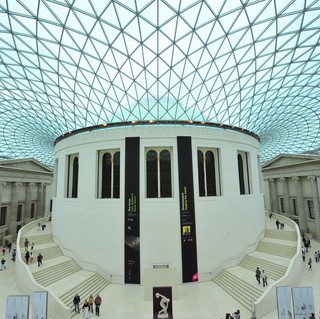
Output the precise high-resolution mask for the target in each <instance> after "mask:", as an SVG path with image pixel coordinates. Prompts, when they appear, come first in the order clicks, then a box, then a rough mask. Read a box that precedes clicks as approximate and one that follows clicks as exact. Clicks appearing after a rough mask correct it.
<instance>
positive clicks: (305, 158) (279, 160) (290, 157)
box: [263, 154, 320, 169]
mask: <svg viewBox="0 0 320 319" xmlns="http://www.w3.org/2000/svg"><path fill="white" fill-rule="evenodd" d="M319 160H320V156H319V155H301V154H280V155H278V156H277V157H275V158H274V159H272V160H271V161H270V162H268V163H266V164H265V165H263V169H266V168H276V167H283V166H290V165H297V164H298V165H300V164H307V163H308V162H311V161H319Z"/></svg>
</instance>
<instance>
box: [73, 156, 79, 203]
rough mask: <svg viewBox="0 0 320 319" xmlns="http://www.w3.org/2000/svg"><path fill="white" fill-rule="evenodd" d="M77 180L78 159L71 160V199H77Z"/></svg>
mask: <svg viewBox="0 0 320 319" xmlns="http://www.w3.org/2000/svg"><path fill="white" fill-rule="evenodd" d="M78 178H79V158H78V157H75V158H74V159H73V172H72V194H71V197H72V198H76V197H78Z"/></svg>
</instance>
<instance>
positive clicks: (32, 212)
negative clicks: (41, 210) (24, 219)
mask: <svg viewBox="0 0 320 319" xmlns="http://www.w3.org/2000/svg"><path fill="white" fill-rule="evenodd" d="M35 210H36V204H35V203H31V207H30V218H34V215H35V214H34V213H35Z"/></svg>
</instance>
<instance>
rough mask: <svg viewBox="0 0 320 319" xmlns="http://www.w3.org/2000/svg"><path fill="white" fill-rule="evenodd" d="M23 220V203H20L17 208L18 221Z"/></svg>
mask: <svg viewBox="0 0 320 319" xmlns="http://www.w3.org/2000/svg"><path fill="white" fill-rule="evenodd" d="M21 221H22V205H21V204H19V205H18V208H17V222H21Z"/></svg>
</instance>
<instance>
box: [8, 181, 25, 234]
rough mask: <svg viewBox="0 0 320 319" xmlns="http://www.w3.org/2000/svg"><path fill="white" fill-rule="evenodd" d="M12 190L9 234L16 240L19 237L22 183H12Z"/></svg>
mask: <svg viewBox="0 0 320 319" xmlns="http://www.w3.org/2000/svg"><path fill="white" fill-rule="evenodd" d="M11 185H12V188H11V207H10V222H9V225H8V226H9V234H10V235H12V238H16V235H17V212H18V200H19V189H20V187H21V186H22V183H12V184H11Z"/></svg>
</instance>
